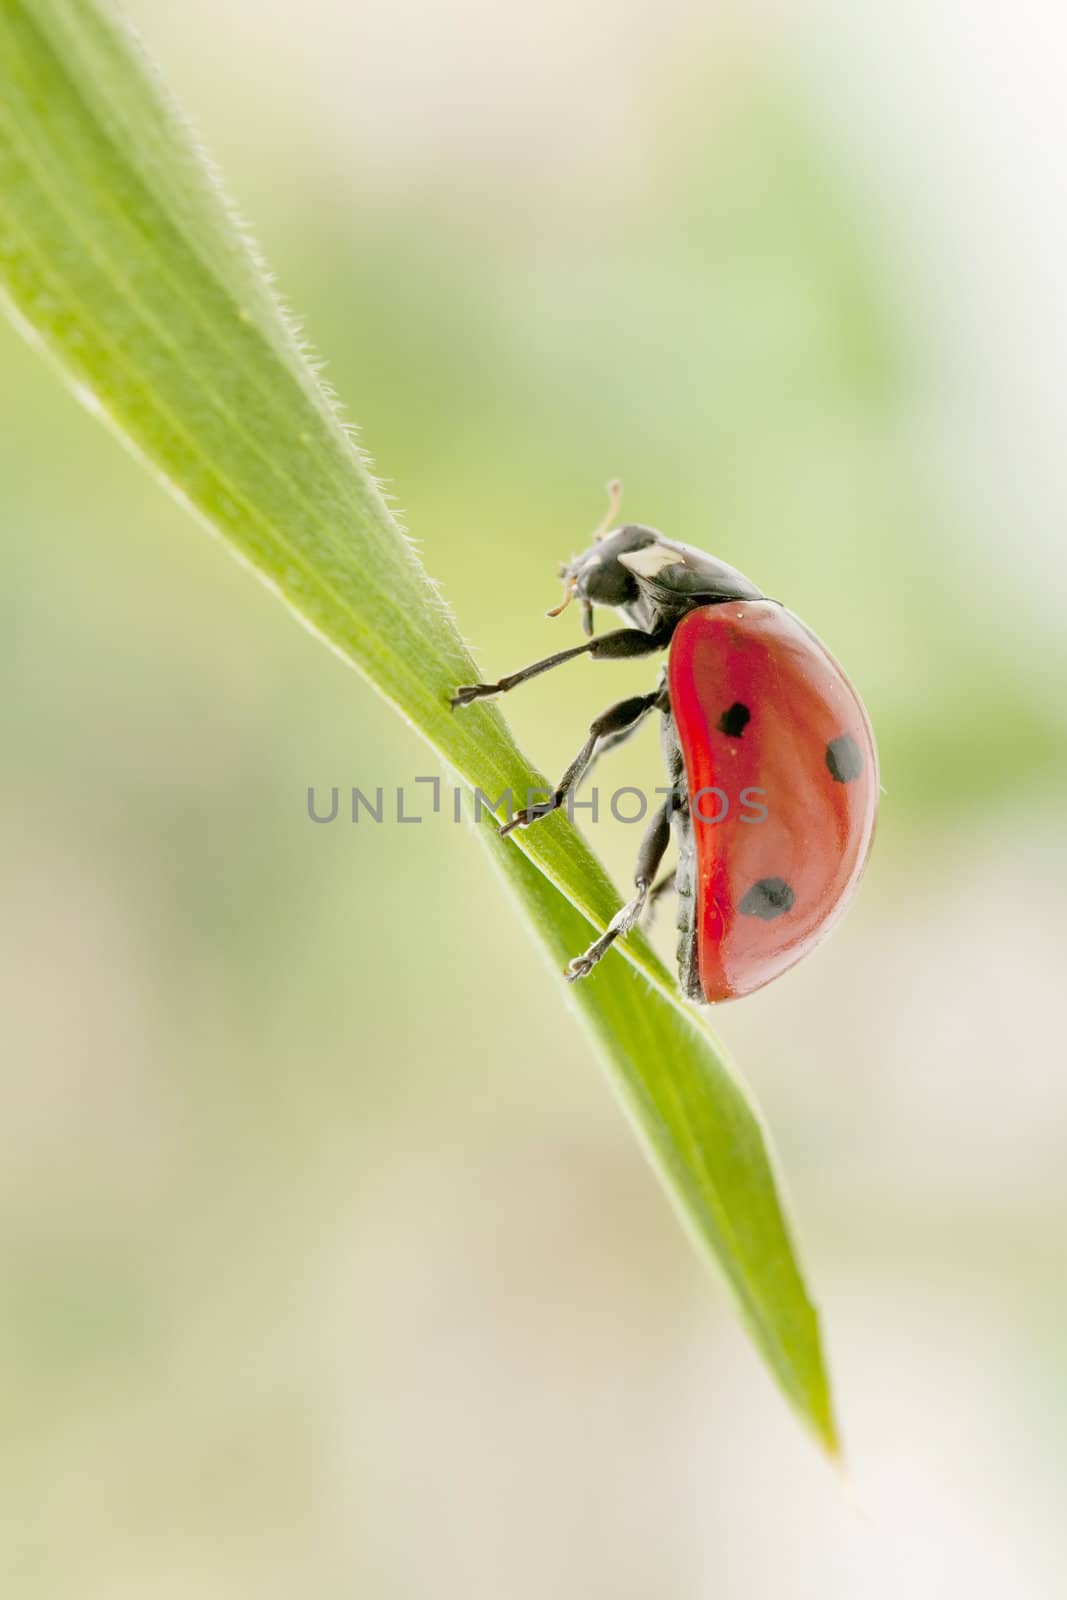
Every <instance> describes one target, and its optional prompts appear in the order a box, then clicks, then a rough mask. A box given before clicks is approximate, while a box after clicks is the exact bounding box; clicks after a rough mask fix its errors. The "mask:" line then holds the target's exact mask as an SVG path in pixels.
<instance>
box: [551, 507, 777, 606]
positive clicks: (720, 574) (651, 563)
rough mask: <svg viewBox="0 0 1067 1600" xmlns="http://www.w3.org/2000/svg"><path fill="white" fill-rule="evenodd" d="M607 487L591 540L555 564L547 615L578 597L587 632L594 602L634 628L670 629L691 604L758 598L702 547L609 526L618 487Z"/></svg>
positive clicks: (636, 527) (633, 527)
mask: <svg viewBox="0 0 1067 1600" xmlns="http://www.w3.org/2000/svg"><path fill="white" fill-rule="evenodd" d="M608 491H609V493H610V495H611V503H610V505H609V507H608V514H607V516H606V517H605V518H604V521H603V522H602V523H601V525H600V527H599V528H598V529H597V531H596V533H595V534H594V535H593V543H592V544H591V545H590V547H589V549H588V550H586V551H585V552H584V553H583V554H582V555H580V556H575V557H574V558H573V560H571V561H569V562H567V563H566V565H565V566H563V567H561V568H560V577H561V578H562V579H563V599H562V601H561V602H560V604H559V605H558V606H554V607H553V608H552V610H551V611H550V612H549V613H548V615H549V616H550V617H558V616H559V614H560V612H561V611H562V610H564V608H565V607H566V606H568V605H570V603H571V601H572V600H573V599H575V598H577V599H578V600H579V601H580V602H581V607H582V626H583V627H584V629H585V631H586V633H587V634H591V633H592V631H593V607H594V606H611V607H612V608H614V609H615V610H619V611H622V612H623V613H624V614H625V615H626V617H627V619H628V621H629V622H630V623H631V624H632V625H633V626H635V627H638V628H644V629H646V630H651V629H658V628H664V627H666V628H671V627H673V625H674V624H675V623H676V622H677V621H678V619H679V618H680V617H682V616H684V615H685V613H686V612H687V611H691V610H692V609H693V608H694V607H695V606H701V605H717V604H721V603H722V602H723V601H724V600H759V599H762V597H763V595H762V591H761V590H760V589H758V588H757V587H756V585H755V584H754V583H750V582H749V580H748V579H747V578H746V577H744V576H743V575H742V574H741V573H740V572H738V571H737V570H736V568H734V567H728V566H727V565H726V563H725V562H724V561H718V560H716V558H715V557H714V556H709V555H705V553H704V552H703V551H702V550H695V549H693V547H692V546H691V545H686V544H677V543H675V541H674V540H673V539H665V538H664V536H663V534H662V533H657V532H656V530H655V528H646V527H644V526H643V524H641V523H639V522H628V523H625V524H624V525H623V526H622V527H621V528H612V527H611V523H612V522H613V521H614V519H615V517H616V516H617V515H618V510H619V501H620V498H621V487H620V485H619V484H618V482H615V483H611V484H609V485H608Z"/></svg>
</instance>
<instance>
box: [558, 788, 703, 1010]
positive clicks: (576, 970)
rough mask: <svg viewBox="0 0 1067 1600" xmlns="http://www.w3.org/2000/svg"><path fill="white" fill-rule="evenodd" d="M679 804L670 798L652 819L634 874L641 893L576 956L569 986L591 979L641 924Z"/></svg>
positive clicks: (570, 969)
mask: <svg viewBox="0 0 1067 1600" xmlns="http://www.w3.org/2000/svg"><path fill="white" fill-rule="evenodd" d="M677 803H678V801H677V799H676V797H675V796H674V795H668V796H667V798H666V800H665V801H664V802H663V804H662V806H660V808H659V810H658V811H657V812H656V814H655V816H654V817H653V818H652V821H651V822H650V823H649V825H648V830H647V832H646V833H645V837H644V838H643V839H642V841H641V849H640V851H639V852H638V856H637V870H636V872H635V873H634V885H635V887H636V889H637V893H636V894H635V895H634V897H633V899H632V900H628V901H627V902H626V904H625V905H624V906H623V908H622V910H621V911H617V912H616V913H615V915H614V916H613V917H612V919H611V921H610V922H609V923H608V925H607V927H606V928H605V929H604V932H603V933H602V934H601V935H600V938H599V939H596V940H595V941H594V942H593V943H592V944H591V945H590V946H589V949H588V950H586V951H585V952H584V953H583V954H582V955H580V956H576V957H575V959H574V960H573V961H572V962H571V963H570V965H569V966H568V967H567V968H566V970H565V973H564V976H565V977H566V979H567V981H568V983H576V982H577V980H578V979H579V978H585V977H588V975H589V973H590V972H592V970H593V968H594V967H595V966H596V964H597V962H598V961H599V960H600V958H601V956H603V955H606V954H607V952H608V951H609V950H610V949H611V947H612V945H613V944H614V943H615V940H616V939H621V938H622V936H623V934H626V933H629V932H630V930H631V929H632V928H634V927H635V926H636V925H637V923H638V922H639V921H640V919H641V913H642V912H643V911H644V909H645V905H646V902H647V901H648V898H649V893H650V891H651V889H652V880H653V879H654V878H655V876H656V873H657V872H658V871H659V866H660V862H661V861H662V860H663V857H664V855H665V854H666V851H667V846H668V845H669V844H670V840H671V813H672V811H673V810H674V808H675V806H676V805H677Z"/></svg>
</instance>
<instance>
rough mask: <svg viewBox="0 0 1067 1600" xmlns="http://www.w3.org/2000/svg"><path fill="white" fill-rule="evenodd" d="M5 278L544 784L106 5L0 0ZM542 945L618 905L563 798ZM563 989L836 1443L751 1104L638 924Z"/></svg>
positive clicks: (161, 451) (220, 520)
mask: <svg viewBox="0 0 1067 1600" xmlns="http://www.w3.org/2000/svg"><path fill="white" fill-rule="evenodd" d="M0 75H2V81H3V82H4V84H5V94H4V97H3V100H2V102H0V285H2V286H3V287H4V290H5V292H6V295H7V297H8V300H9V302H10V305H11V308H12V309H13V311H14V313H15V315H16V319H17V321H18V323H19V325H20V327H22V328H23V330H24V331H27V332H29V333H30V335H31V336H32V337H33V338H35V340H37V341H38V342H39V343H41V344H43V346H44V347H45V349H46V351H47V353H48V354H49V355H50V356H51V357H52V358H53V360H54V361H56V362H57V363H58V365H59V366H60V368H61V370H62V371H63V373H64V374H65V376H66V377H67V379H68V381H70V382H71V383H72V384H73V385H74V387H75V389H76V391H77V392H78V393H79V395H80V396H81V398H82V399H83V400H85V401H87V403H89V404H90V405H92V406H93V407H94V408H96V409H98V410H99V411H100V412H101V413H102V414H103V415H104V417H105V418H106V420H107V421H108V422H109V423H110V424H111V426H112V428H113V429H114V430H115V431H116V432H117V433H118V435H119V437H120V438H121V439H122V440H123V441H124V443H126V444H127V445H128V446H129V447H130V448H132V449H133V450H134V451H135V453H136V454H138V456H140V457H141V458H142V459H143V460H144V461H145V462H146V463H147V464H148V466H149V467H150V468H151V470H153V471H154V472H155V473H156V475H157V476H158V477H159V478H161V479H162V480H163V481H164V482H165V484H166V486H167V488H168V489H169V490H170V491H171V492H172V493H175V494H177V495H178V496H179V497H180V498H181V499H182V501H183V502H184V503H186V504H187V505H188V506H189V508H190V509H191V510H192V511H193V512H194V513H195V514H196V515H197V516H198V517H199V519H200V520H201V521H203V522H204V523H206V524H207V525H208V526H209V527H210V528H211V529H213V530H214V531H215V532H217V533H218V534H220V535H221V536H223V537H224V538H225V539H226V540H227V542H228V543H229V544H230V546H231V547H232V548H233V549H234V550H235V551H236V552H237V553H238V554H239V555H240V556H241V557H242V558H243V559H244V560H245V561H247V562H248V563H249V565H250V566H251V567H252V568H253V569H254V570H255V571H256V572H257V574H258V575H259V576H260V577H261V578H262V579H264V581H266V582H267V583H269V584H270V585H271V587H273V588H274V589H276V590H277V592H278V593H279V594H280V595H281V596H282V597H283V598H284V599H285V600H286V601H287V603H288V604H289V605H290V606H291V607H292V608H293V610H294V611H295V612H296V613H297V614H298V615H299V616H300V617H301V618H302V619H303V620H304V622H305V623H307V624H308V625H309V626H311V627H312V628H313V629H315V630H316V631H317V632H318V633H319V634H321V636H322V637H323V639H324V640H326V642H327V643H328V644H329V645H330V646H331V647H332V648H333V649H334V650H336V651H337V652H338V653H339V654H341V655H342V657H343V658H344V659H345V660H346V661H348V662H349V663H351V664H352V665H354V666H355V667H357V668H358V669H359V670H360V671H361V672H362V673H363V675H364V676H365V677H366V678H367V679H368V680H369V681H370V682H371V683H373V684H374V685H375V687H376V688H377V689H378V690H379V691H380V692H381V693H382V694H384V695H385V696H386V698H387V699H389V700H390V701H391V702H392V703H393V704H394V705H395V706H396V707H397V709H398V710H399V711H400V712H401V713H402V714H403V715H404V716H405V717H406V718H407V720H408V721H409V722H410V723H411V724H412V726H413V727H414V728H415V729H416V730H417V731H418V732H419V733H420V735H421V736H422V737H423V738H425V739H426V740H427V741H428V742H429V743H430V744H431V745H432V746H433V747H434V748H435V750H436V751H437V752H438V753H439V755H440V756H441V757H442V758H443V760H444V761H445V762H446V763H447V765H448V766H449V767H450V768H451V769H452V770H454V771H455V772H456V773H458V774H459V775H460V776H461V777H462V778H463V779H464V780H465V781H466V782H467V783H468V784H469V785H471V786H472V787H479V788H481V789H482V790H483V791H484V792H485V793H486V794H488V795H489V796H491V797H493V798H496V797H497V796H498V795H500V794H501V793H503V792H504V791H507V790H510V791H511V793H512V794H514V795H515V796H516V797H520V796H523V795H524V794H525V791H526V790H527V788H529V787H531V786H534V787H536V786H538V785H543V781H544V780H543V778H542V776H541V774H539V773H537V772H536V771H534V770H533V769H531V767H530V766H529V764H528V763H527V762H526V760H525V759H524V757H523V756H522V754H521V752H520V751H519V750H518V748H517V747H516V745H515V743H514V741H513V740H512V738H511V735H510V733H509V732H508V730H507V727H506V724H505V723H504V721H503V718H502V717H501V715H500V712H499V710H498V709H497V708H496V707H495V706H492V705H485V704H480V705H475V706H472V707H471V708H469V709H468V710H466V711H464V712H463V713H460V714H453V713H452V712H451V711H450V710H449V707H448V703H447V696H448V692H449V690H450V689H451V687H452V686H453V685H455V684H456V683H458V682H462V681H470V680H471V679H473V678H476V677H477V676H478V673H477V671H476V669H475V666H474V663H473V662H472V660H471V659H470V656H469V654H468V652H467V651H466V649H465V648H464V645H463V642H462V640H461V638H460V636H459V634H458V632H457V630H456V628H455V625H454V623H453V621H452V618H451V615H450V613H449V611H448V609H447V607H446V606H445V605H444V603H443V602H442V600H441V598H440V596H439V594H438V592H437V590H436V588H435V587H434V585H433V584H432V582H431V581H430V580H429V578H428V577H427V576H426V574H425V572H424V571H423V569H422V567H421V564H420V563H419V561H418V559H417V558H416V556H415V554H414V552H413V550H412V547H411V545H410V544H409V543H408V541H407V540H406V539H405V538H404V536H403V534H402V533H401V531H400V529H399V528H398V526H397V524H396V521H395V519H394V518H393V516H392V514H391V513H390V511H389V509H388V507H387V505H386V503H385V500H384V498H383V496H382V494H381V492H380V490H379V488H378V485H377V484H376V482H375V480H374V478H373V476H372V475H371V473H370V471H369V468H368V466H367V463H366V461H365V459H364V457H363V455H362V454H361V452H360V451H359V449H358V447H357V446H356V445H355V443H354V441H353V439H352V437H351V435H350V433H349V432H348V431H347V430H346V428H345V427H344V426H343V425H342V423H341V421H340V419H339V416H338V413H337V411H336V408H335V407H334V405H333V403H332V401H331V399H330V397H329V396H328V395H327V393H326V391H325V390H324V389H323V387H322V385H321V383H320V382H319V380H318V378H317V376H316V374H315V372H314V370H313V368H312V366H311V365H310V364H309V363H308V361H307V359H306V357H305V355H304V354H303V352H302V350H301V347H300V342H299V340H298V339H297V337H296V336H295V334H294V333H293V331H292V328H291V326H290V324H289V323H288V321H287V319H286V318H285V316H284V314H283V312H282V311H281V309H280V307H279V305H278V302H277V301H276V299H275V297H274V295H273V292H272V290H271V288H270V284H269V281H268V280H267V278H266V277H265V275H264V272H263V270H262V267H261V265H260V263H259V261H258V259H257V257H256V255H255V252H254V250H253V249H252V248H251V247H250V245H249V243H248V240H247V238H246V236H245V235H244V233H243V232H242V231H241V229H240V228H239V226H238V225H237V223H236V222H235V220H234V216H233V214H232V211H231V209H230V208H229V206H228V205H227V204H226V202H225V201H224V199H223V198H222V196H221V193H220V192H219V190H218V188H217V186H216V184H215V182H214V180H213V178H212V176H211V174H210V172H209V170H208V169H207V167H206V166H205V165H204V163H203V160H202V158H201V156H200V155H199V152H198V150H197V148H196V146H195V143H194V142H193V141H192V140H191V138H190V136H189V134H188V132H187V130H186V128H185V125H184V123H183V122H182V120H181V118H180V116H179V115H178V114H177V112H176V111H175V110H174V108H173V107H172V106H171V104H170V102H169V100H168V99H167V97H166V95H165V93H164V91H163V90H162V88H161V86H160V85H159V83H158V82H157V80H156V78H155V75H154V74H153V72H152V70H151V69H150V68H149V67H148V66H147V64H146V62H145V60H144V58H143V56H142V55H141V53H140V51H139V49H138V47H137V46H136V44H135V42H134V41H133V39H132V37H131V36H130V35H129V33H128V32H127V31H126V30H125V29H124V28H123V27H122V26H121V25H120V24H118V23H117V22H116V21H115V19H114V18H113V16H112V14H111V12H110V10H109V8H107V7H106V6H104V5H102V4H97V3H94V0H33V3H32V4H30V3H29V0H0ZM479 831H480V833H481V835H482V836H483V838H484V839H485V842H486V844H487V847H488V849H489V851H490V853H491V855H492V857H493V859H494V861H495V863H496V865H497V867H498V869H499V870H500V871H501V873H502V874H503V876H504V878H505V880H506V882H507V883H508V885H509V888H510V889H511V891H512V893H513V894H514V895H515V897H516V899H517V900H518V901H519V903H520V905H521V906H522V908H523V911H524V913H525V915H526V916H527V918H528V919H529V921H530V924H531V926H532V928H533V929H534V931H535V932H536V934H537V935H538V937H539V938H540V940H541V942H542V944H543V946H544V948H545V949H546V951H547V953H548V955H549V957H550V959H551V961H552V962H553V964H554V965H555V966H556V967H557V968H558V967H562V966H563V964H564V963H565V961H566V960H567V958H568V957H569V956H572V955H574V954H575V953H576V952H577V951H579V950H580V949H581V948H583V946H584V945H585V944H586V943H588V941H589V938H590V924H592V925H593V927H595V928H601V927H603V926H604V925H605V923H606V922H607V920H608V919H609V918H610V917H611V915H612V914H613V912H614V911H615V910H616V909H617V906H618V896H617V894H616V892H615V890H614V888H613V886H612V884H611V882H610V879H609V878H608V876H607V874H606V873H605V871H604V869H603V868H602V867H601V866H600V864H599V863H598V862H597V861H596V858H595V857H594V856H593V855H592V853H591V852H590V851H589V849H588V847H587V846H586V845H585V843H584V841H583V840H582V839H581V837H580V835H579V834H578V833H577V832H576V830H575V829H574V828H573V827H572V826H571V825H570V824H569V823H568V821H567V819H566V817H564V816H562V815H557V816H555V817H553V818H551V819H550V820H548V821H547V822H545V823H542V824H541V825H540V826H538V827H537V828H535V829H532V830H530V831H529V832H527V833H524V834H523V835H522V836H521V838H520V839H519V840H515V839H513V840H510V841H507V842H502V841H500V840H499V839H498V838H497V836H496V830H495V828H494V827H493V826H492V824H491V823H486V824H485V825H483V827H482V828H481V829H480V830H479ZM568 994H569V997H570V999H571V1001H572V1003H573V1004H574V1005H575V1007H576V1009H577V1010H578V1011H579V1012H580V1014H581V1016H582V1018H583V1019H584V1021H585V1023H586V1025H587V1027H588V1028H589V1029H590V1031H591V1033H592V1035H593V1037H594V1038H595V1039H596V1041H597V1043H598V1045H599V1048H600V1050H601V1053H602V1055H603V1057H604V1059H605V1061H606V1063H607V1065H608V1067H609V1069H610V1071H611V1076H612V1081H613V1083H614V1085H615V1087H616V1089H617V1091H618V1092H619V1094H620V1096H621V1098H622V1101H623V1103H624V1106H625V1108H626V1110H627V1113H628V1115H629V1117H630V1119H631V1121H632V1122H633V1125H634V1127H635V1129H636V1130H637V1132H638V1134H639V1136H640V1138H641V1140H642V1143H643V1144H644V1146H645V1149H646V1151H647V1152H648V1154H649V1155H650V1157H651V1159H652V1161H653V1163H654V1164H655V1166H656V1167H657V1169H658V1171H659V1173H660V1175H661V1177H662V1178H663V1181H664V1183H665V1186H666V1188H667V1190H668V1193H669V1194H670V1196H671V1198H672V1200H673V1202H674V1204H675V1206H676V1208H677V1209H678V1211H679V1213H680V1215H681V1216H682V1218H683V1220H684V1222H685V1224H686V1226H687V1228H688V1230H689V1231H690V1233H691V1234H692V1235H693V1237H694V1239H695V1240H696V1242H697V1243H698V1245H699V1247H700V1248H701V1249H702V1251H703V1252H704V1253H705V1254H706V1255H708V1256H709V1257H712V1258H713V1259H715V1260H716V1261H717V1262H718V1264H719V1266H720V1267H721V1268H722V1270H723V1271H724V1273H725V1276H726V1278H727V1281H728V1283H729V1284H730V1286H731V1288H732V1290H733V1292H734V1294H735V1297H736V1299H737V1302H738V1305H739V1308H740V1310H741V1313H742V1315H743V1317H744V1319H745V1321H746V1323H747V1325H748V1327H749V1328H750V1330H751V1332H752V1334H753V1337H754V1339H755V1341H756V1343H757V1345H758V1346H759V1348H760V1350H761V1352H762V1353H763V1355H764V1357H765V1359H766V1360H767V1362H768V1365H769V1366H770V1368H771V1370H772V1372H773V1373H774V1375H775V1376H776V1378H777V1380H778V1382H779V1383H780V1385H781V1387H782V1389H783V1390H784V1392H785V1393H786V1395H787V1396H788V1398H789V1399H790V1401H791V1402H792V1403H793V1405H794V1406H795V1407H796V1409H797V1411H798V1412H799V1414H800V1415H801V1417H802V1418H803V1419H804V1420H805V1422H806V1423H807V1424H808V1425H809V1426H810V1427H811V1428H812V1429H813V1430H814V1432H815V1434H816V1435H817V1437H818V1438H819V1439H820V1440H821V1441H822V1443H823V1444H824V1445H825V1446H826V1447H827V1448H828V1449H830V1450H831V1451H833V1450H835V1449H836V1433H835V1428H834V1422H833V1415H832V1407H831V1401H830V1392H829V1384H828V1379H827V1375H826V1368H825V1363H824V1359H823V1353H822V1347H821V1342H820V1337H819V1329H818V1319H817V1316H816V1313H815V1311H814V1308H813V1306H812V1304H811V1302H810V1299H809V1297H808V1294H807V1291H806V1289H805V1285H804V1281H803V1278H802V1275H801V1273H800V1269H799V1267H798V1265H797V1259H796V1252H795V1249H794V1247H793V1244H792V1241H791V1238H790V1233H789V1228H788V1224H787V1222H786V1218H785V1213H784V1208H783V1205H782V1203H781V1200H780V1195H779V1185H778V1183H777V1181H776V1177H775V1173H774V1170H773V1167H772V1163H771V1158H770V1156H769V1153H768V1144H767V1140H766V1136H765V1134H764V1131H763V1128H762V1126H761V1123H760V1120H759V1118H758V1115H757V1114H756V1112H755V1111H754V1109H753V1107H752V1106H751V1104H750V1102H749V1100H748V1098H747V1096H746V1094H745V1092H744V1091H743V1089H742V1087H741V1085H740V1083H739V1081H738V1079H737V1078H736V1076H735V1075H734V1074H733V1073H732V1071H731V1070H730V1069H729V1067H728V1065H727V1064H726V1061H725V1057H724V1056H723V1053H722V1051H721V1049H720V1047H719V1046H718V1045H717V1043H716V1042H715V1040H714V1039H713V1037H712V1036H711V1034H710V1033H709V1032H708V1031H707V1029H705V1028H704V1027H703V1026H701V1025H700V1024H699V1023H698V1022H697V1020H696V1018H695V1017H694V1016H693V1014H692V1013H691V1012H690V1011H689V1010H688V1008H686V1007H685V1006H684V1005H683V1003H682V1002H681V1000H680V998H679V996H678V993H677V990H676V986H675V984H674V982H673V980H672V978H671V976H670V975H669V974H668V973H667V971H666V969H665V968H664V966H663V964H662V963H661V962H660V961H659V960H658V959H657V958H656V956H655V955H654V954H653V953H652V951H651V950H650V948H649V947H648V945H647V944H646V942H645V941H644V940H643V939H642V938H641V937H640V936H639V935H638V936H633V937H631V938H630V939H629V940H627V941H626V943H625V946H624V947H623V948H620V951H619V954H618V955H611V956H609V957H608V958H607V959H606V960H605V961H604V962H603V963H602V965H601V966H600V967H599V968H597V969H596V971H595V972H594V973H593V974H592V976H591V977H590V978H589V979H587V980H585V981H584V982H582V983H580V984H577V985H574V986H572V987H570V988H569V990H568Z"/></svg>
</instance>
